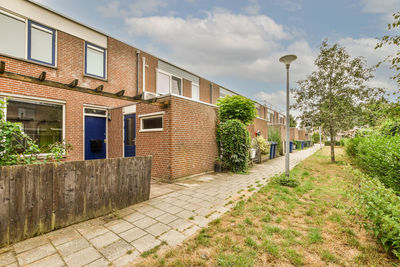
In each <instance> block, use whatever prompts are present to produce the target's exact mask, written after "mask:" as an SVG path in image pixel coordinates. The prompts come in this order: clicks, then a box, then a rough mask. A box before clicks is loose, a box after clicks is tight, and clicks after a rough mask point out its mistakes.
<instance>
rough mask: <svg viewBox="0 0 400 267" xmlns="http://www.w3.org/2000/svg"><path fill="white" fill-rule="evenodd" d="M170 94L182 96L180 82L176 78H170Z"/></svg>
mask: <svg viewBox="0 0 400 267" xmlns="http://www.w3.org/2000/svg"><path fill="white" fill-rule="evenodd" d="M171 83H172V93H173V94H176V95H182V80H181V79H180V78H178V77H175V76H172V80H171Z"/></svg>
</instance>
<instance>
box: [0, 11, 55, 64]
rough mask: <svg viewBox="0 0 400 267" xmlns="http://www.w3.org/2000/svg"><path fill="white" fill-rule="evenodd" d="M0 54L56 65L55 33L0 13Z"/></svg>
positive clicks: (46, 28) (34, 23)
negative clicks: (0, 38) (0, 37)
mask: <svg viewBox="0 0 400 267" xmlns="http://www.w3.org/2000/svg"><path fill="white" fill-rule="evenodd" d="M0 36H6V37H7V38H2V40H1V42H0V53H1V54H5V55H8V56H12V57H17V58H23V59H29V60H31V61H35V62H38V63H42V64H46V65H51V66H55V65H56V31H55V30H54V29H51V28H49V27H46V26H43V25H41V24H38V23H36V22H33V21H30V20H26V19H24V18H20V17H17V16H14V15H11V14H8V13H5V12H3V11H1V12H0Z"/></svg>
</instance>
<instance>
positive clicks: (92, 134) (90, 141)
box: [85, 116, 106, 160]
mask: <svg viewBox="0 0 400 267" xmlns="http://www.w3.org/2000/svg"><path fill="white" fill-rule="evenodd" d="M105 139H106V118H100V117H91V116H85V160H88V159H105V158H106V144H105V143H104V140H105Z"/></svg>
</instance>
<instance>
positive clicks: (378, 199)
mask: <svg viewBox="0 0 400 267" xmlns="http://www.w3.org/2000/svg"><path fill="white" fill-rule="evenodd" d="M352 170H353V174H354V177H357V178H359V179H360V180H359V181H360V183H359V191H358V194H356V197H357V200H358V201H357V202H358V210H359V213H360V215H361V216H362V217H363V218H364V219H365V221H364V222H363V225H364V227H365V228H366V229H367V230H372V231H373V232H374V234H375V236H376V237H377V238H378V239H379V240H380V242H381V243H382V245H383V247H384V248H385V250H386V251H390V252H392V253H393V254H394V255H395V256H396V257H397V258H399V259H400V198H399V196H397V195H396V193H395V192H394V191H393V190H392V189H390V188H387V187H385V186H384V185H383V184H382V183H381V182H380V181H379V180H377V179H373V178H371V177H368V176H366V175H364V174H362V173H361V172H360V171H358V170H354V169H352Z"/></svg>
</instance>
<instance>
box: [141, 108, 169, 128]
mask: <svg viewBox="0 0 400 267" xmlns="http://www.w3.org/2000/svg"><path fill="white" fill-rule="evenodd" d="M163 114H164V113H163V112H159V113H153V114H146V115H140V116H139V118H140V132H151V131H162V130H163Z"/></svg>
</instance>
